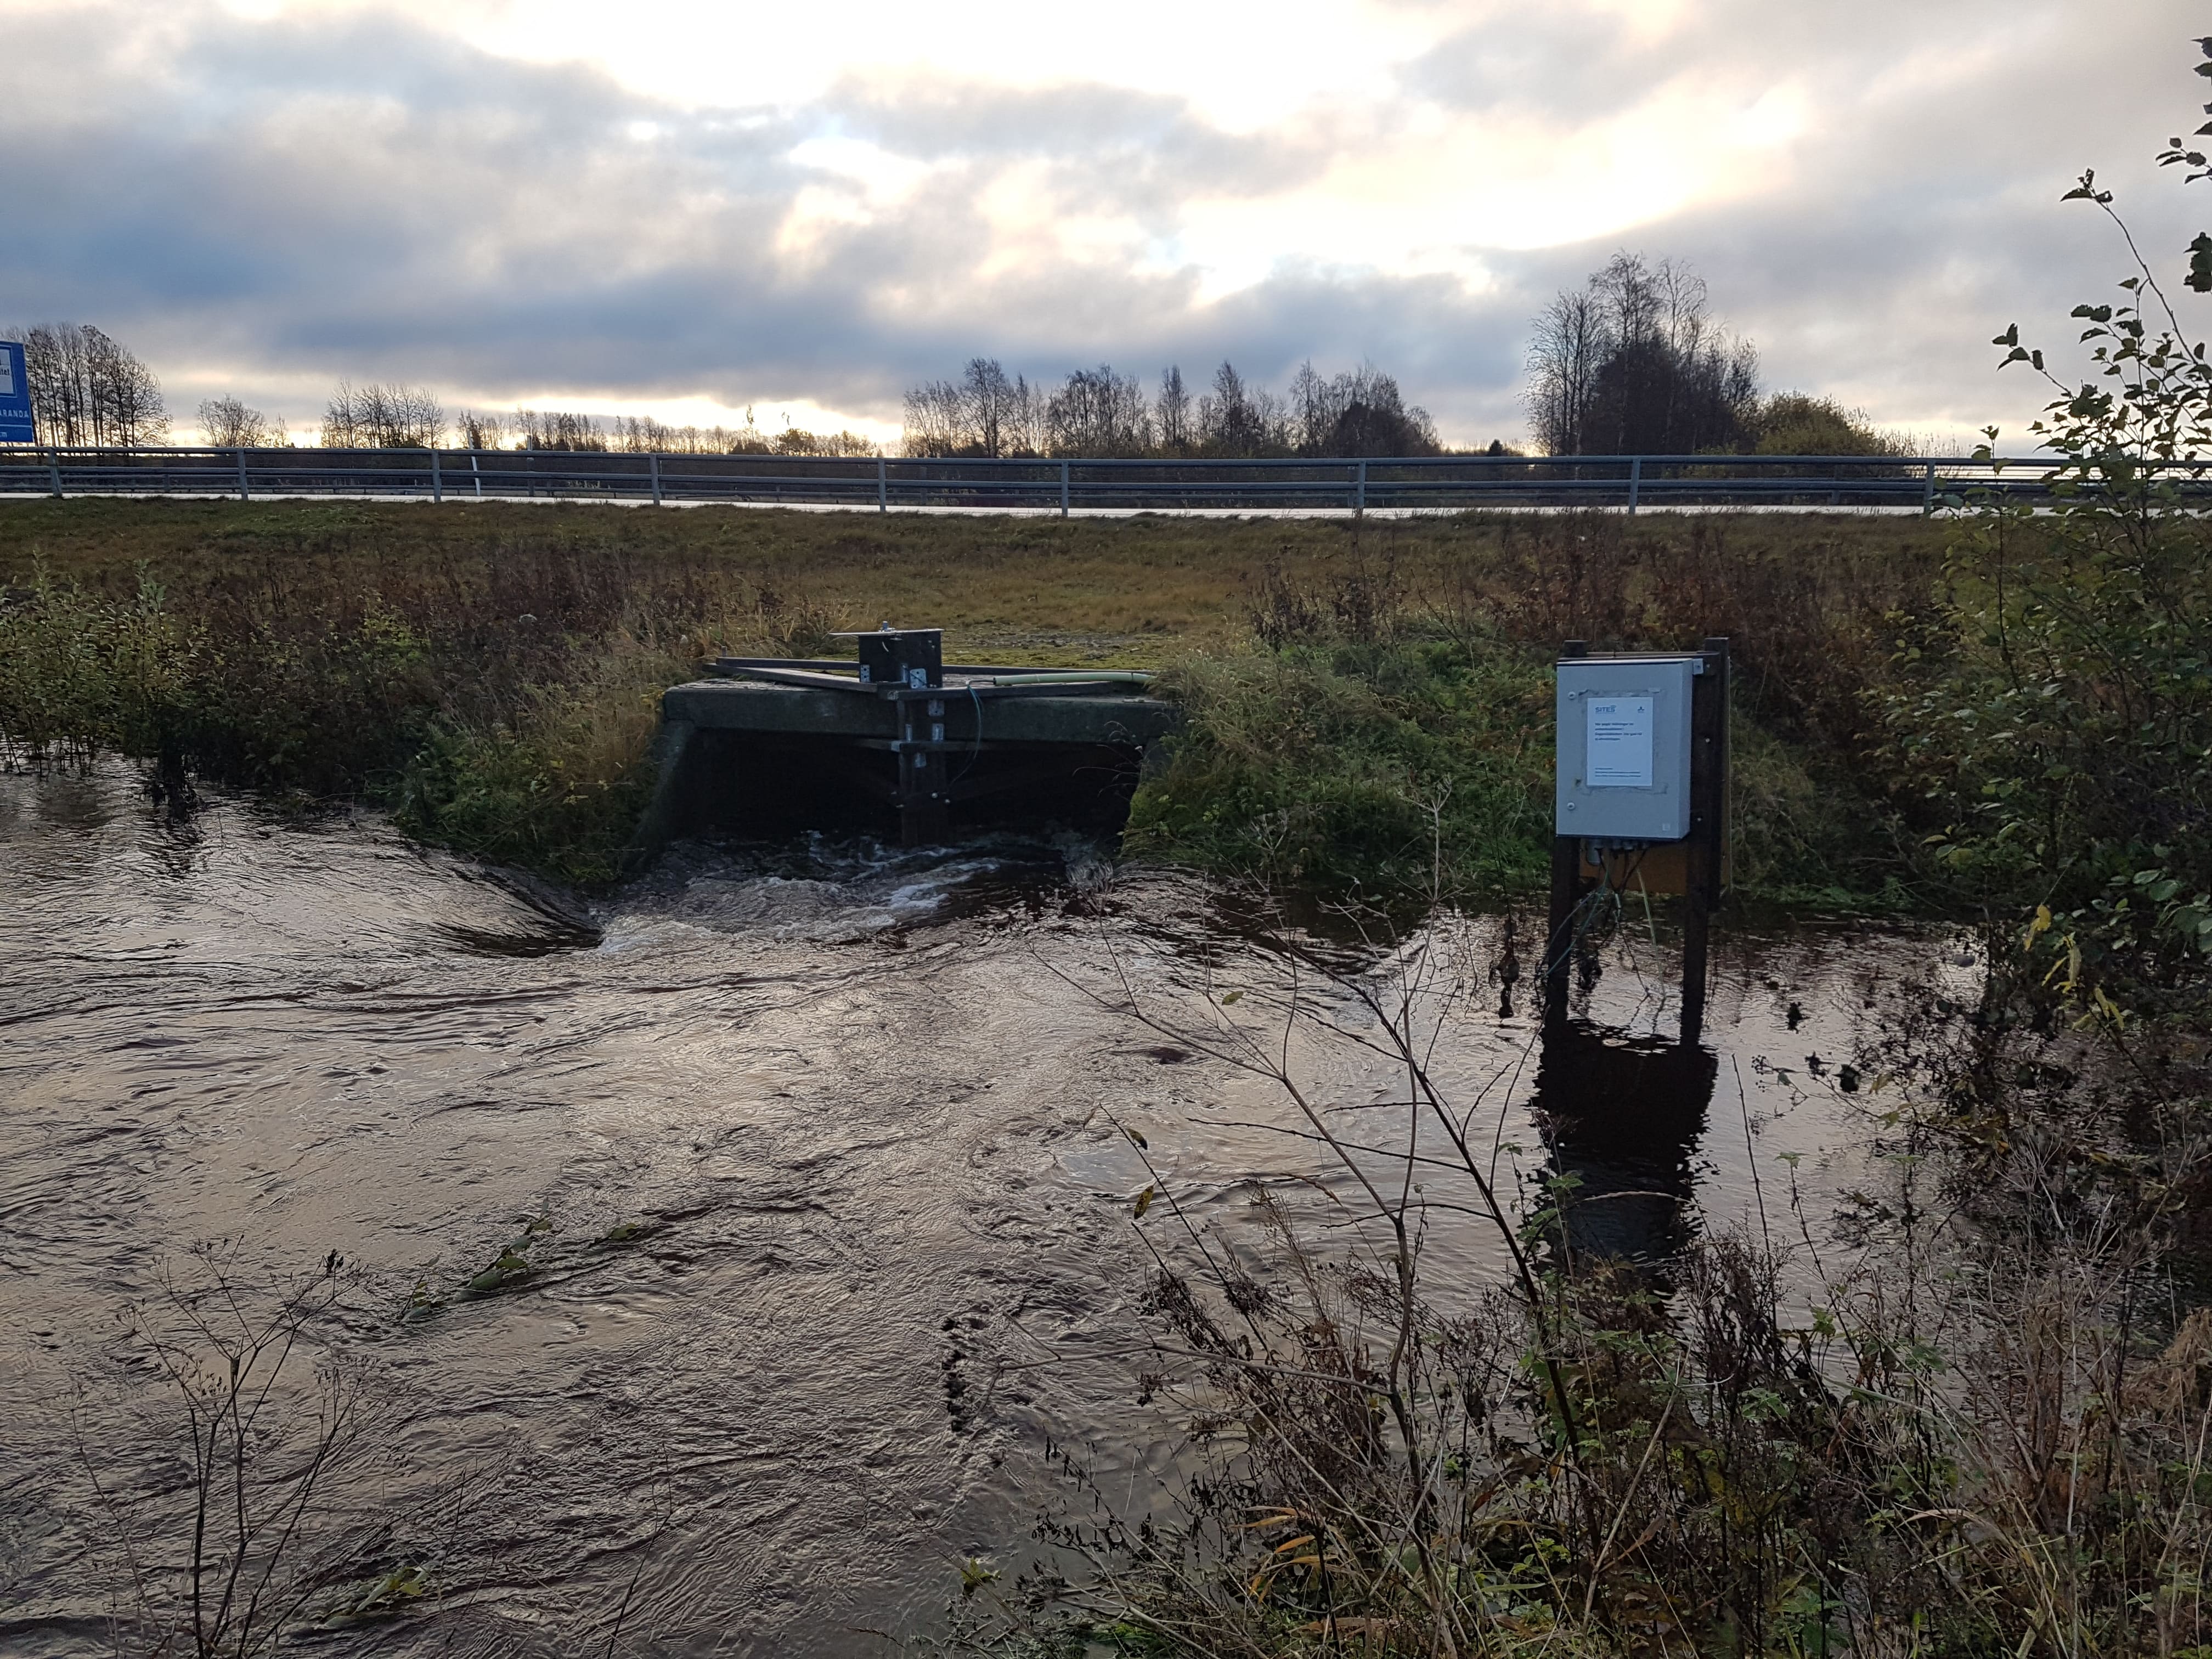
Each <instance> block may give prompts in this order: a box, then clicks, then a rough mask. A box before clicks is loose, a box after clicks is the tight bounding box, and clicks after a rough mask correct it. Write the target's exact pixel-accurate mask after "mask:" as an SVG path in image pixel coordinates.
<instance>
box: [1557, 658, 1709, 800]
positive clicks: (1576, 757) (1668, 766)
mask: <svg viewBox="0 0 2212 1659" xmlns="http://www.w3.org/2000/svg"><path fill="white" fill-rule="evenodd" d="M1702 666H1703V664H1702V662H1701V661H1700V659H1698V658H1696V657H1569V658H1565V659H1561V661H1560V663H1559V748H1558V757H1557V762H1556V764H1557V767H1558V772H1557V780H1558V782H1557V800H1556V803H1555V808H1554V817H1555V820H1556V824H1555V833H1557V834H1559V835H1562V836H1582V837H1583V838H1584V839H1585V840H1590V841H1600V842H1619V843H1642V842H1658V841H1680V840H1682V839H1683V838H1684V837H1685V836H1687V835H1688V834H1689V833H1690V683H1691V680H1692V678H1693V677H1694V676H1695V675H1696V674H1697V672H1698V671H1699V668H1701V667H1702Z"/></svg>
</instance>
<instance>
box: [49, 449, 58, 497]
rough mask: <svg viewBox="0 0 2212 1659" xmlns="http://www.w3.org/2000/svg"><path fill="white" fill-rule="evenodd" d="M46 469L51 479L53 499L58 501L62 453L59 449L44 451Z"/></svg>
mask: <svg viewBox="0 0 2212 1659" xmlns="http://www.w3.org/2000/svg"><path fill="white" fill-rule="evenodd" d="M46 471H47V473H48V475H49V476H50V477H52V479H53V484H54V499H55V500H56V501H59V500H61V498H62V453H61V451H60V450H59V449H49V450H48V451H47V452H46Z"/></svg>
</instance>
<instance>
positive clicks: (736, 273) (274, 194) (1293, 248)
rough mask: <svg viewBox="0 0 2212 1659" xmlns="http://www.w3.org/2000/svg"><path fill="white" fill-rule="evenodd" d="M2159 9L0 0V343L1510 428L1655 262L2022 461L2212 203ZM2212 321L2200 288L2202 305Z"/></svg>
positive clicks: (201, 373)
mask: <svg viewBox="0 0 2212 1659" xmlns="http://www.w3.org/2000/svg"><path fill="white" fill-rule="evenodd" d="M2201 10H2202V9H2201V7H2197V6H2191V5H2186V4H2183V3H2179V0H2105V3H2101V4H2096V5H2090V4H2084V3H2081V0H2003V3H1972V0H1937V3H1933V4H1931V3H1928V0H1913V3H1903V0H1853V3H1850V4H1832V3H1813V0H1609V3H1608V0H1545V3H1541V4H1536V3H1530V0H1458V3H1443V0H1439V3H1422V0H1395V3H1372V4H1357V3H1340V0H1271V3H1267V4H1265V5H1262V4H1259V3H1256V0H1245V3H1239V4H1223V3H1213V0H1116V3H1112V4H1104V5H1091V6H1084V7H1073V6H1066V5H1059V6H1055V5H1036V4H1033V3H1030V4H1010V3H998V0H987V3H986V0H950V3H945V0H939V3H935V4H921V3H916V0H841V3H837V4H834V5H826V6H804V5H796V4H793V3H790V0H776V3H775V4H772V5H756V4H744V3H732V0H620V3H616V0H362V3H346V0H301V3H290V0H230V3H219V0H161V3H159V4H151V3H147V0H131V3H123V4H114V5H104V4H98V3H44V0H0V325H24V324H28V323H33V322H39V321H44V320H51V319H69V320H74V321H86V322H92V323H96V324H98V325H100V326H101V327H103V328H106V330H108V331H110V332H111V333H113V334H115V335H117V336H118V337H120V338H122V339H123V340H124V341H125V343H128V344H130V345H131V346H132V347H133V348H134V349H137V351H138V352H139V354H140V355H141V356H143V357H144V358H145V359H146V360H147V361H148V362H149V363H150V364H151V365H152V367H153V368H154V369H155V372H156V373H157V374H159V375H160V376H161V380H162V382H163V386H164V388H165V390H166V392H167V395H168V400H169V404H170V408H171V410H172V412H173V414H175V415H177V416H179V422H178V427H179V433H178V435H179V438H180V439H189V438H190V437H191V435H192V428H193V424H194V422H193V420H192V413H191V411H192V410H194V408H195V407H196V406H197V404H198V402H199V400H200V399H201V398H204V397H208V396H210V395H214V394H217V393H222V392H231V393H235V394H236V395H238V396H240V397H242V398H245V399H246V401H247V402H249V403H251V404H256V405H258V406H259V407H261V408H263V409H264V410H271V411H275V412H280V413H282V414H283V415H284V416H288V417H289V420H290V422H291V424H292V425H293V426H294V427H295V428H298V429H306V428H311V427H312V426H313V424H314V422H315V421H316V419H317V418H318V417H319V415H320V412H321V408H322V404H323V401H324V399H325V397H326V395H327V393H328V392H329V390H330V388H331V384H332V382H333V381H334V380H337V378H338V377H339V376H341V375H345V376H349V377H351V378H352V379H354V380H404V381H408V382H414V383H419V384H423V385H427V386H430V387H432V388H433V389H435V391H436V392H438V393H439V394H440V395H441V397H442V398H444V400H445V402H446V404H447V406H448V408H449V409H453V408H459V407H460V406H463V405H471V406H475V407H477V408H483V409H489V410H511V409H513V408H514V407H515V406H516V405H517V404H527V405H531V406H533V407H540V408H544V407H564V408H580V409H586V410H595V411H600V412H626V413H653V414H657V415H659V416H661V417H662V418H663V419H666V420H671V421H674V422H689V421H696V422H714V421H717V420H720V421H722V422H732V421H734V420H741V419H742V411H743V410H744V408H745V406H746V405H748V404H751V405H754V406H755V407H757V410H759V418H760V421H761V424H762V425H763V427H764V428H769V429H770V430H773V429H774V428H776V427H778V426H780V425H781V424H782V422H783V421H784V420H785V418H786V417H788V418H789V419H790V420H791V421H793V422H794V423H796V424H799V425H805V426H812V427H823V426H827V427H831V428H835V427H837V426H851V427H854V428H857V429H860V430H862V431H866V432H868V433H870V434H872V435H876V436H878V437H885V438H891V437H895V436H896V428H897V422H898V418H899V408H900V399H901V394H902V392H903V390H904V388H905V387H906V386H908V385H909V384H911V383H913V382H914V381H915V380H919V379H922V378H926V377H931V376H936V375H943V374H952V373H955V372H957V368H958V366H959V364H960V363H961V362H963V360H964V359H966V358H967V357H969V356H974V355H976V354H986V355H990V356H997V357H999V358H1000V359H1001V360H1002V361H1004V362H1006V365H1007V367H1008V368H1009V369H1018V370H1020V371H1022V372H1024V373H1026V374H1030V375H1031V376H1032V377H1033V378H1039V379H1043V380H1057V378H1058V377H1059V376H1060V375H1061V374H1065V373H1066V371H1067V370H1068V369H1070V368H1075V367H1078V366H1081V365H1085V364H1095V363H1097V362H1102V361H1104V362H1111V363H1113V364H1114V365H1115V367H1117V368H1121V369H1123V370H1125V371H1129V372H1133V373H1136V374H1139V375H1140V376H1142V377H1143V378H1144V379H1145V380H1146V381H1147V382H1148V383H1150V382H1156V381H1157V379H1158V374H1159V371H1160V369H1161V368H1163V367H1164V365H1166V364H1167V363H1170V362H1179V363H1181V364H1182V368H1183V370H1184V373H1185V374H1186V375H1187V376H1188V377H1190V378H1193V379H1202V378H1204V377H1206V376H1207V375H1209V374H1211V371H1212V366H1213V365H1214V364H1216V363H1218V362H1219V361H1220V360H1221V359H1222V358H1224V357H1227V358H1230V359H1231V360H1232V361H1234V362H1235V363H1236V364H1237V368H1239V369H1240V370H1242V371H1243V372H1244V373H1245V374H1247V376H1248V377H1249V378H1256V379H1258V380H1261V381H1263V382H1264V383H1266V384H1268V385H1270V386H1276V387H1280V386H1282V385H1283V383H1284V382H1285V380H1286V379H1287V378H1288V375H1289V374H1290V372H1291V369H1292V368H1295V367H1296V365H1297V363H1298V362H1300V361H1301V360H1302V359H1304V358H1308V357H1310V358H1311V359H1312V361H1313V362H1314V363H1315V365H1316V367H1317V368H1321V369H1322V370H1323V371H1324V372H1334V371H1336V370H1339V369H1342V368H1349V367H1351V366H1352V365H1354V364H1356V363H1357V362H1359V361H1361V360H1362V359H1370V360H1372V361H1373V362H1376V364H1378V365H1380V366H1381V367H1383V368H1387V369H1389V370H1391V371H1392V372H1394V373H1395V374H1397V375H1398V376H1399V378H1400V380H1401V383H1402V384H1403V385H1404V386H1405V388H1406V391H1407V395H1408V396H1409V397H1410V398H1413V400H1414V401H1416V402H1419V403H1420V404H1425V406H1426V407H1427V408H1428V409H1429V410H1431V412H1432V413H1433V414H1434V416H1436V418H1437V423H1438V425H1439V427H1440V428H1441V429H1442V431H1443V435H1444V437H1445V438H1446V440H1447V441H1455V442H1474V441H1487V440H1489V439H1490V438H1492V436H1498V435H1502V436H1504V437H1507V438H1508V439H1510V438H1512V437H1514V436H1516V435H1518V434H1519V433H1521V432H1522V430H1524V428H1525V425H1526V420H1525V416H1524V415H1523V413H1522V408H1521V404H1520V392H1521V383H1522V358H1523V355H1524V353H1525V349H1526V342H1527V337H1528V319H1530V317H1531V316H1532V315H1534V313H1535V312H1536V311H1537V310H1538V309H1539V308H1540V307H1541V306H1542V305H1543V303H1544V302H1545V301H1546V300H1547V298H1548V297H1549V295H1551V294H1552V293H1553V292H1554V291H1555V290H1556V289H1559V287H1561V286H1562V285H1568V284H1575V283H1579V282H1580V281H1581V280H1582V278H1583V276H1585V275H1586V274H1587V273H1588V272H1589V270H1591V269H1593V268H1594V267H1595V266H1596V265H1598V264H1601V263H1602V262H1603V261H1604V260H1605V259H1606V258H1607V257H1608V256H1609V255H1610V254H1611V253H1612V252H1613V251H1614V250H1616V249H1620V248H1626V249H1632V250H1637V251H1640V252H1643V253H1644V254H1645V255H1647V256H1648V257H1650V258H1653V259H1657V258H1662V257H1672V258H1678V259H1684V260H1687V261H1688V262H1690V263H1691V264H1693V265H1694V266H1696V268H1697V269H1698V270H1699V271H1701V272H1702V273H1703V274H1704V276H1705V278H1706V279H1707V281H1708V283H1710V285H1711V292H1712V297H1713V301H1714V306H1715V308H1716V310H1717V312H1718V313H1720V314H1721V315H1722V316H1723V318H1724V319H1726V320H1727V321H1728V322H1729V324H1730V325H1733V326H1734V327H1735V328H1736V329H1737V330H1738V331H1741V332H1742V333H1744V334H1745V335H1747V336H1748V337H1750V338H1751V339H1753V341H1754V342H1755V343H1756V344H1757V346H1758V348H1759V353H1760V356H1761V359H1762V362H1763V363H1764V366H1765V379H1766V381H1767V383H1768V385H1769V386H1776V387H1793V388H1798V389H1802V390H1805V391H1810V392H1821V393H1826V394H1832V395H1833V396H1835V397H1837V398H1841V399H1842V400H1843V401H1844V403H1846V404H1852V405H1857V406H1861V407H1863V408H1864V409H1865V410H1867V411H1868V413H1869V414H1870V415H1871V416H1873V417H1874V418H1875V420H1877V421H1879V422H1883V423H1886V424H1890V425H1893V426H1898V427H1902V428H1908V429H1912V430H1915V431H1919V432H1927V433H1941V434H1944V435H1955V434H1959V433H1962V432H1966V431H1969V430H1971V429H1972V428H1977V427H1979V426H1982V425H1984V424H1986V423H1989V422H2001V423H2002V424H2003V425H2005V426H2006V427H2007V428H2010V429H2013V430H2015V431H2016V430H2017V429H2018V428H2020V427H2021V425H2022V424H2023V423H2024V422H2025V421H2026V419H2027V416H2028V415H2029V413H2030V412H2031V411H2032V410H2033V406H2034V404H2035V403H2036V401H2037V400H2036V398H2034V396H2033V391H2034V388H2033V386H2031V385H2030V384H2029V383H2028V382H2027V380H2025V379H2024V378H2022V377H2021V371H2020V370H2018V369H2015V370H2013V371H2011V372H2010V374H2009V375H2008V376H2007V377H2002V378H2001V377H1999V376H1998V375H1997V374H1996V373H1995V363H1996V357H1997V356H1998V354H1997V353H1996V352H1995V351H1993V350H1992V349H1990V347H1989V345H1988V344H1987V342H1988V340H1989V338H1990V336H1991V335H1992V334H1995V333H1996V332H1997V331H1999V330H2000V329H2002V327H2003V326H2004V325H2006V324H2008V323H2010V322H2013V321H2015V320H2017V321H2019V322H2020V323H2021V325H2022V328H2023V334H2024V336H2026V337H2033V338H2035V339H2038V340H2040V341H2043V342H2046V343H2061V342H2063V341H2065V340H2068V339H2070V338H2071V337H2072V332H2073V331H2072V330H2071V329H2070V328H2069V325H2067V322H2066V313H2067V311H2068V310H2069V308H2070V307H2071V306H2072V305H2073V304H2074V303H2075V301H2080V300H2084V299H2103V298H2106V297H2109V295H2110V294H2111V291H2112V289H2111V285H2112V283H2113V282H2114V281H2115V280H2117V279H2118V277H2119V276H2123V275H2125V274H2126V266H2125V264H2124V258H2125V251H2124V248H2123V247H2121V246H2119V245H2118V242H2117V240H2116V238H2115V236H2114V235H2113V234H2112V232H2111V231H2110V230H2109V228H2107V227H2106V225H2104V224H2103V223H2102V222H2100V219H2099V217H2098V216H2097V215H2096V214H2095V213H2094V212H2093V210H2089V209H2087V208H2086V207H2085V206H2084V205H2083V204H2080V203H2072V204H2065V205H2063V206H2062V205H2061V204H2060V203H2059V201H2058V197H2059V196H2060V194H2061V192H2062V191H2063V190H2064V189H2065V188H2066V187H2067V185H2069V183H2070V181H2071V179H2072V177H2073V175H2074V174H2075V173H2078V172H2079V171H2080V169H2081V168H2082V167H2095V168H2096V169H2097V171H2098V173H2099V176H2100V182H2106V183H2109V184H2111V185H2114V186H2115V187H2117V188H2118V190H2119V191H2121V205H2122V206H2123V207H2124V209H2125V210H2127V211H2128V213H2129V214H2130V219H2131V222H2132V223H2133V224H2134V226H2135V228H2136V233H2137V234H2138V237H2139V238H2140V240H2142V242H2143V244H2144V246H2145V247H2146V249H2147V250H2148V251H2150V252H2152V254H2153V257H2154V259H2156V260H2158V261H2160V262H2162V264H2163V266H2164V267H2165V269H2166V271H2168V272H2171V271H2172V270H2173V269H2174V268H2175V267H2176V266H2177V265H2178V264H2183V263H2185V256H2179V249H2180V247H2181V246H2182V245H2183V244H2184V243H2185V242H2186V240H2188V237H2189V235H2190V234H2191V233H2192V232H2193V231H2194V230H2195V229H2196V228H2197V226H2198V224H2199V223H2200V222H2203V223H2212V185H2199V186H2197V188H2196V190H2194V191H2187V190H2185V189H2183V188H2182V186H2181V184H2180V181H2179V177H2178V176H2177V175H2175V174H2172V173H2166V174H2160V173H2159V172H2158V170H2157V169H2156V168H2155V167H2154V166H2153V164H2152V159H2151V158H2152V156H2153V155H2154V152H2155V150H2156V149H2157V148H2158V147H2159V144H2160V141H2162V140H2163V139H2164V138H2166V137H2167V136H2168V135H2169V134H2171V133H2173V132H2177V131H2187V130H2189V129H2190V128H2191V127H2192V126H2194V125H2196V123H2197V121H2198V120H2201V119H2202V117H2201V116H2197V114H2196V113H2195V112H2196V109H2197V105H2198V104H2199V103H2200V102H2201V101H2202V100H2203V97H2204V96H2205V95H2206V94H2208V93H2212V82H2205V81H2202V80H2199V79H2197V77H2196V76H2194V75H2193V74H2192V73H2191V65H2192V64H2193V63H2194V61H2195V58H2196V48H2195V47H2194V46H2193V45H2191V40H2190V37H2191V34H2192V33H2202V32H2203V27H2204V26H2205V25H2204V19H2203V16H2201V15H2195V14H2198V13H2200V12H2201ZM2190 297H2191V300H2192V302H2193V303H2196V304H2198V305H2202V306H2204V307H2206V309H2207V310H2208V311H2212V302H2208V301H2194V297H2193V296H2190Z"/></svg>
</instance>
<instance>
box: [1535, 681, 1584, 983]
mask: <svg viewBox="0 0 2212 1659" xmlns="http://www.w3.org/2000/svg"><path fill="white" fill-rule="evenodd" d="M1559 654H1560V655H1561V656H1562V657H1587V656H1588V655H1589V641H1587V640H1568V641H1565V643H1564V644H1562V645H1561V646H1560V647H1559ZM1554 828H1555V829H1556V826H1554ZM1582 900H1583V842H1582V837H1581V836H1562V835H1557V834H1555V835H1553V837H1552V907H1551V920H1550V921H1549V923H1548V924H1547V927H1545V929H1544V950H1543V954H1542V956H1541V958H1540V963H1541V967H1542V969H1543V972H1544V1024H1547V1025H1557V1024H1560V1023H1561V1022H1562V1021H1564V1020H1565V1018H1566V1017H1567V975H1568V974H1569V973H1571V971H1572V970H1573V966H1574V954H1575V952H1574V919H1575V909H1576V907H1577V905H1579V904H1581V902H1582Z"/></svg>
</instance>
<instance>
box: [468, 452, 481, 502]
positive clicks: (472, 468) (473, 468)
mask: <svg viewBox="0 0 2212 1659" xmlns="http://www.w3.org/2000/svg"><path fill="white" fill-rule="evenodd" d="M469 475H470V477H473V478H474V479H475V480H476V481H477V500H478V501H482V500H483V468H482V467H480V466H478V465H477V453H476V451H475V450H473V449H471V451H469Z"/></svg>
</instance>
